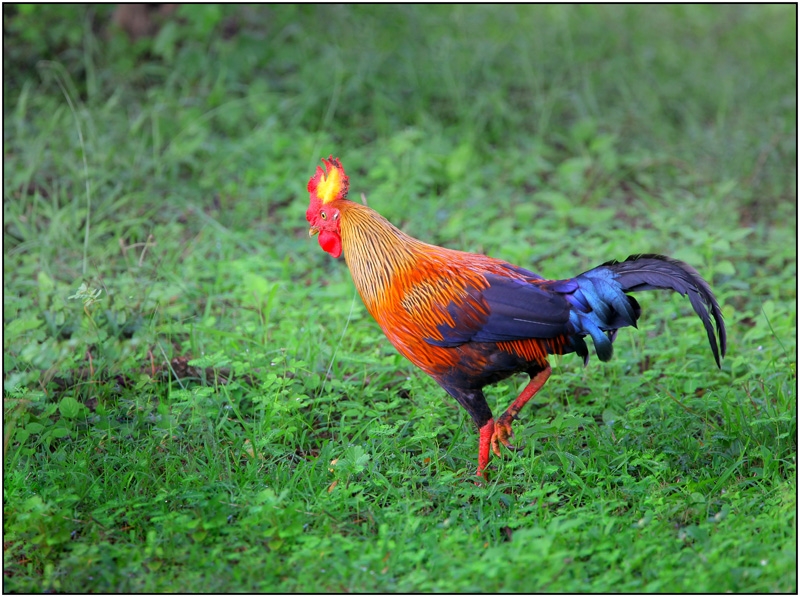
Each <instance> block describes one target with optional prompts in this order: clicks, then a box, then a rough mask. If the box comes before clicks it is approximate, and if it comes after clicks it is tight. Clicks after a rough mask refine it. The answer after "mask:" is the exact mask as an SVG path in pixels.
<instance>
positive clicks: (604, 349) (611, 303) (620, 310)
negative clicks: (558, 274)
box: [552, 254, 727, 367]
mask: <svg viewBox="0 0 800 597" xmlns="http://www.w3.org/2000/svg"><path fill="white" fill-rule="evenodd" d="M552 288H553V289H554V290H556V291H557V292H561V293H563V294H564V296H565V298H566V299H567V300H568V301H569V302H570V304H571V305H572V307H573V312H572V313H571V315H570V321H571V323H572V324H573V327H574V328H575V330H576V332H577V333H578V334H588V335H590V336H591V337H592V340H593V341H594V345H595V350H596V351H597V356H598V357H599V358H600V360H602V361H607V360H608V359H610V358H611V354H612V352H613V348H612V342H613V340H614V336H615V335H616V330H617V329H618V328H621V327H625V326H628V325H630V326H633V327H636V320H637V319H638V318H639V314H640V313H641V308H640V307H639V303H638V302H637V301H636V299H634V298H633V297H631V296H628V295H626V294H625V293H626V292H638V291H640V290H656V289H665V290H674V291H675V292H678V293H680V294H682V295H684V296H688V297H689V302H690V303H691V304H692V308H693V309H694V311H695V313H697V315H698V316H699V317H700V320H701V321H702V322H703V326H704V327H705V328H706V334H707V335H708V342H709V344H710V345H711V352H712V353H713V354H714V360H715V361H716V363H717V367H719V366H720V359H721V358H722V357H723V356H725V350H726V348H727V336H726V332H725V323H724V322H723V319H722V312H721V310H720V307H719V304H718V303H717V299H716V298H715V297H714V293H713V292H712V291H711V288H710V287H709V285H708V283H707V282H706V281H705V280H704V279H703V278H702V277H701V276H700V274H699V273H697V271H696V270H695V269H694V268H693V267H691V266H690V265H688V264H686V263H684V262H682V261H678V260H677V259H672V258H670V257H665V256H663V255H650V254H645V255H631V256H630V257H628V258H627V259H626V260H625V261H609V262H607V263H604V264H603V265H600V266H598V267H596V268H594V269H591V270H589V271H588V272H585V273H583V274H580V275H579V276H576V277H575V278H572V279H570V280H559V281H557V282H555V283H554V284H553V286H552ZM712 319H713V323H712ZM715 326H716V335H715V333H714V327H715ZM717 337H719V344H717ZM572 340H573V343H574V345H575V350H576V352H577V353H578V354H579V355H581V356H583V357H584V360H588V350H587V348H586V344H585V342H584V341H583V338H581V337H579V336H578V337H573V339H572Z"/></svg>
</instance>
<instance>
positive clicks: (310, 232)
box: [308, 226, 319, 236]
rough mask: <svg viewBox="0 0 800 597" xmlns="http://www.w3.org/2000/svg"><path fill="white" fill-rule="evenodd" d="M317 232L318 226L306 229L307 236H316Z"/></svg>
mask: <svg viewBox="0 0 800 597" xmlns="http://www.w3.org/2000/svg"><path fill="white" fill-rule="evenodd" d="M317 234H319V228H317V227H316V226H312V227H311V228H309V229H308V235H309V236H316V235H317Z"/></svg>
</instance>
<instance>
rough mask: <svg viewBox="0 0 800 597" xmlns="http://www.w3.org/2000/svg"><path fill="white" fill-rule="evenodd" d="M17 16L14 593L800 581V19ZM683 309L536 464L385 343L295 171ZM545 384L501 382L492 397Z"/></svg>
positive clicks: (553, 423) (657, 10)
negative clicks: (601, 268) (488, 440)
mask: <svg viewBox="0 0 800 597" xmlns="http://www.w3.org/2000/svg"><path fill="white" fill-rule="evenodd" d="M112 11H113V7H107V6H91V7H88V8H87V7H84V8H78V7H75V6H62V5H49V6H48V5H19V6H17V7H12V8H8V7H4V16H3V19H4V32H5V35H4V69H3V72H4V87H3V116H4V124H3V140H4V177H3V273H4V281H3V332H4V333H3V357H4V358H3V382H4V393H3V396H4V417H3V425H4V434H3V458H4V461H3V464H4V467H3V481H4V482H3V511H4V524H3V528H4V536H3V540H4V550H3V553H4V556H3V557H4V560H3V564H4V590H5V591H7V592H43V591H57V592H142V591H144V592H160V591H167V592H177V591H180V592H184V591H187V592H236V591H264V592H280V591H298V592H324V591H337V592H338V591H370V592H394V591H401V592H412V591H420V592H423V591H442V592H451V591H470V592H478V591H514V592H532V591H553V592H623V591H628V592H650V591H662V592H694V591H699V592H725V591H731V592H761V591H777V592H795V591H796V590H797V574H796V561H797V518H796V510H797V498H796V496H797V396H796V391H797V379H796V332H797V312H796V311H797V310H796V300H797V294H796V289H797V252H796V233H797V230H796V218H797V188H796V176H797V172H796V163H797V150H796V127H797V122H796V85H797V81H796V62H795V60H796V45H795V44H796V39H797V33H796V22H797V21H796V7H795V6H793V5H778V6H684V5H678V6H662V7H651V6H648V7H635V6H617V7H611V6H580V7H579V6H551V7H538V6H537V7H534V6H479V7H467V6H461V7H459V6H276V7H267V6H250V7H234V6H197V5H195V6H191V5H187V6H182V7H181V8H180V9H179V10H178V12H177V13H176V14H175V15H172V16H171V17H168V18H166V19H165V20H164V23H163V24H162V26H161V28H160V29H159V30H158V31H157V32H156V33H154V34H153V35H152V36H150V37H144V38H141V39H139V40H137V41H135V42H132V41H130V40H129V39H128V38H127V36H126V35H124V34H123V33H122V32H120V31H119V30H117V29H115V28H113V27H112V26H111V25H110V21H111V12H112ZM329 154H333V155H336V156H339V157H340V158H341V159H342V161H343V164H344V166H345V168H346V169H347V171H348V173H349V174H350V180H351V193H352V194H351V196H352V197H353V198H356V199H358V198H359V197H360V196H361V194H362V193H363V194H364V196H365V198H366V200H367V201H369V203H370V205H371V206H372V207H374V208H376V209H377V210H379V211H380V212H381V213H383V214H384V215H385V216H387V217H388V218H390V219H391V220H392V221H393V222H395V223H396V224H397V225H399V226H401V227H402V228H403V229H404V230H406V231H407V232H409V233H410V234H413V235H414V236H416V237H418V238H422V239H424V240H426V241H428V242H434V243H437V244H442V245H447V246H449V247H453V248H459V249H464V250H470V251H480V252H485V253H488V254H490V255H493V256H496V257H501V258H504V259H507V260H509V261H511V262H514V263H516V264H518V265H521V266H523V267H527V268H529V269H532V270H534V271H537V272H539V273H541V274H542V275H544V276H548V277H554V278H555V277H568V276H572V275H575V274H577V273H580V272H582V271H584V270H586V269H589V268H591V267H593V266H595V265H598V264H600V263H602V262H604V261H607V260H609V259H622V258H625V257H626V256H628V255H630V254H633V253H640V252H658V253H664V254H668V255H672V256H674V257H676V258H679V259H683V260H685V261H687V262H689V263H691V264H692V265H694V266H695V267H696V268H697V269H698V270H699V271H700V272H701V274H702V275H703V276H704V277H706V278H707V279H708V280H709V281H710V282H711V284H712V287H713V288H714V290H715V292H716V293H717V297H718V298H719V300H720V303H721V304H722V306H723V312H724V315H725V320H726V323H727V326H728V337H729V350H728V357H727V358H726V359H725V360H724V362H723V366H722V369H721V370H718V369H717V368H716V367H715V365H714V361H713V358H712V356H711V352H710V350H709V347H708V345H707V340H706V337H705V333H704V331H703V329H702V325H701V324H700V321H699V320H698V319H697V318H696V316H695V315H694V314H693V313H692V311H691V307H690V305H689V304H688V301H686V300H685V299H683V298H682V297H680V296H677V295H668V294H664V293H657V292H649V293H643V294H640V295H638V299H639V301H640V302H641V304H642V306H643V311H644V315H643V318H642V320H641V322H640V329H639V330H638V331H637V330H624V331H623V332H621V333H620V335H619V338H618V340H617V343H616V345H615V346H616V349H615V358H614V359H613V360H612V361H611V362H610V363H607V364H601V363H599V362H598V361H597V360H596V359H592V361H591V362H590V364H589V366H588V367H586V368H584V367H583V366H582V364H581V363H580V359H578V358H576V357H574V356H567V357H563V358H559V359H553V366H554V375H553V377H552V379H551V380H550V382H549V383H548V385H547V386H546V388H545V389H544V390H543V391H542V392H541V393H540V394H539V396H537V400H536V402H537V404H536V405H531V406H529V408H528V409H526V410H525V411H523V413H522V415H521V417H520V419H519V420H518V421H517V422H516V423H515V431H516V442H517V443H519V444H521V445H523V446H524V449H523V451H522V452H520V453H518V454H511V453H508V454H506V455H505V457H504V458H502V459H498V458H493V459H492V462H491V465H490V468H489V475H488V482H487V483H486V484H485V485H482V486H478V485H476V484H475V483H474V472H475V468H476V465H477V433H476V431H475V429H474V428H473V426H472V423H471V422H470V420H469V418H468V417H467V416H466V415H465V413H464V412H463V410H461V409H460V408H459V407H457V405H456V404H455V403H454V402H453V401H452V400H450V399H449V398H447V397H446V396H445V394H444V392H443V391H442V390H441V389H440V388H439V387H438V386H436V384H435V383H434V382H433V381H431V380H430V379H428V378H427V377H426V376H424V375H423V374H422V373H420V372H419V371H417V370H416V369H415V368H414V367H413V366H412V365H410V364H409V363H408V362H407V361H405V360H404V359H403V358H402V357H401V356H400V355H399V354H398V353H397V352H396V351H395V350H394V349H393V348H392V347H391V345H390V344H389V343H388V341H386V339H385V338H384V337H383V335H382V333H381V331H380V329H379V328H378V326H377V324H375V322H374V321H372V320H371V318H370V317H369V315H368V314H367V313H366V311H365V310H364V308H363V305H362V304H361V301H360V299H359V298H358V296H357V295H356V294H355V291H354V288H353V285H352V282H351V281H350V277H349V273H348V271H347V269H346V266H345V264H344V262H343V261H334V260H332V259H331V258H330V257H329V256H328V255H326V254H324V253H323V252H322V251H321V250H320V249H319V247H318V245H317V243H316V242H315V241H314V240H313V239H309V238H308V234H307V231H308V229H307V226H306V222H305V219H304V211H305V208H306V205H307V193H306V192H305V185H306V182H307V180H308V177H309V176H310V175H311V174H312V173H313V169H314V167H315V166H316V164H317V163H318V160H319V158H320V157H322V156H327V155H329ZM524 382H525V380H524V379H522V378H519V379H512V380H508V381H506V382H503V383H501V384H498V385H497V386H495V387H494V388H492V389H490V390H489V392H488V395H489V398H490V403H491V404H492V405H495V404H496V405H497V406H496V407H494V406H493V408H495V412H500V411H501V410H502V409H504V408H505V406H506V405H507V403H508V402H509V401H510V400H511V399H512V398H513V396H514V395H515V392H517V391H518V390H519V389H520V388H521V386H522V385H523V384H524Z"/></svg>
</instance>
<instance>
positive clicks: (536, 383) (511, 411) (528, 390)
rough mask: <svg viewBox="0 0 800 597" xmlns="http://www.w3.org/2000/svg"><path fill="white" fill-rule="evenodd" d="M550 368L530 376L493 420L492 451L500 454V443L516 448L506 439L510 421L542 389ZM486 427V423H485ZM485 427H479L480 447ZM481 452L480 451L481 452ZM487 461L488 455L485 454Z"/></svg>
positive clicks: (508, 434)
mask: <svg viewBox="0 0 800 597" xmlns="http://www.w3.org/2000/svg"><path fill="white" fill-rule="evenodd" d="M551 372H552V369H551V368H550V365H547V367H546V368H545V369H543V370H541V371H540V372H539V373H537V374H536V375H534V376H533V377H531V380H530V381H529V382H528V385H527V386H525V389H524V390H522V392H521V393H520V395H519V396H517V399H516V400H514V402H512V403H511V405H510V406H509V407H508V408H507V409H506V412H504V413H503V414H502V415H500V416H499V417H498V418H497V420H496V421H495V422H494V425H493V426H492V427H493V429H492V431H491V433H492V435H491V445H492V451H493V452H494V453H495V454H496V455H497V456H500V444H503V445H504V446H505V447H506V448H508V449H510V450H516V449H517V448H515V447H514V446H512V445H511V442H509V441H508V438H509V437H510V436H511V435H512V433H511V422H512V421H513V420H514V419H516V418H517V415H518V414H519V411H521V410H522V407H523V406H525V404H526V403H527V402H528V400H530V399H531V398H533V397H534V396H535V395H536V392H538V391H539V390H541V389H542V386H543V385H544V384H545V382H546V381H547V379H548V378H549V377H550V373H551ZM487 427H488V425H487ZM484 429H485V427H482V428H481V448H482V447H483V430H484ZM481 454H482V452H481ZM487 461H488V455H487ZM478 474H480V464H479V465H478Z"/></svg>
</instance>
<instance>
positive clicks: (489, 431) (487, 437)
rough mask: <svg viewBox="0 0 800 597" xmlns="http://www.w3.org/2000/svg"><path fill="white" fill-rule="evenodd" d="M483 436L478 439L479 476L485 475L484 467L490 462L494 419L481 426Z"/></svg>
mask: <svg viewBox="0 0 800 597" xmlns="http://www.w3.org/2000/svg"><path fill="white" fill-rule="evenodd" d="M480 434H481V437H480V439H479V440H478V476H479V477H483V469H485V468H486V465H487V464H489V456H490V454H489V446H491V445H492V436H494V419H489V421H488V422H487V423H486V424H484V426H483V427H481V428H480Z"/></svg>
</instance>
